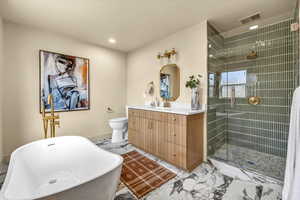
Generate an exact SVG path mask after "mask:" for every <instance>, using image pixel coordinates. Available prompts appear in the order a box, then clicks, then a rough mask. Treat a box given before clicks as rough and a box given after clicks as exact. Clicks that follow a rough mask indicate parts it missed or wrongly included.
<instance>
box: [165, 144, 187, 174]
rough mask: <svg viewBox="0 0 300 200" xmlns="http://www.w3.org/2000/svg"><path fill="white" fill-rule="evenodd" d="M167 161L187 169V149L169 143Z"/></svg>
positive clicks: (167, 145)
mask: <svg viewBox="0 0 300 200" xmlns="http://www.w3.org/2000/svg"><path fill="white" fill-rule="evenodd" d="M165 145H166V147H167V152H168V153H167V155H168V157H167V159H166V160H167V161H168V162H170V163H171V164H174V165H176V166H178V167H181V168H183V169H186V148H185V147H182V146H180V145H176V144H173V143H169V142H167V143H166V144H165Z"/></svg>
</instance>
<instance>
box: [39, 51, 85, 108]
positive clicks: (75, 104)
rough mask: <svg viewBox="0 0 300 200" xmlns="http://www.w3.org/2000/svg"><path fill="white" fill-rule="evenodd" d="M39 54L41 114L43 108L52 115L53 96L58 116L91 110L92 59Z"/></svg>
mask: <svg viewBox="0 0 300 200" xmlns="http://www.w3.org/2000/svg"><path fill="white" fill-rule="evenodd" d="M39 54H40V55H39V57H40V112H42V105H44V107H45V111H46V112H49V111H50V104H48V95H50V94H51V95H52V96H53V103H54V111H55V112H67V111H79V110H89V109H90V91H89V86H90V83H89V68H90V66H89V59H87V58H81V57H76V56H69V55H64V54H60V53H54V52H50V51H44V50H40V52H39Z"/></svg>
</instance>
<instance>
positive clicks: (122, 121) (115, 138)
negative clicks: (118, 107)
mask: <svg viewBox="0 0 300 200" xmlns="http://www.w3.org/2000/svg"><path fill="white" fill-rule="evenodd" d="M109 126H110V127H111V128H112V129H113V133H112V139H111V142H112V143H119V142H123V141H124V140H125V134H126V133H127V130H128V119H127V117H121V118H114V119H111V120H109Z"/></svg>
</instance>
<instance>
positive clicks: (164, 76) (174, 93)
mask: <svg viewBox="0 0 300 200" xmlns="http://www.w3.org/2000/svg"><path fill="white" fill-rule="evenodd" d="M179 95H180V71H179V67H178V66H177V65H176V64H168V65H165V66H163V67H162V68H161V70H160V96H161V98H162V99H164V100H166V101H175V100H176V99H177V98H178V97H179Z"/></svg>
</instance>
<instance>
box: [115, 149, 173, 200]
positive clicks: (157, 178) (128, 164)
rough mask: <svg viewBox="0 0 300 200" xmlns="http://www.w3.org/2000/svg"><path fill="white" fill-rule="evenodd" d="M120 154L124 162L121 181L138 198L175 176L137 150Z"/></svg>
mask: <svg viewBox="0 0 300 200" xmlns="http://www.w3.org/2000/svg"><path fill="white" fill-rule="evenodd" d="M122 156H123V158H124V163H123V168H122V173H121V181H122V182H123V183H124V184H125V185H126V186H127V187H128V188H129V189H130V190H131V191H132V192H133V193H134V194H135V196H136V197H137V198H139V199H140V198H141V197H143V196H145V195H146V194H148V193H149V192H151V191H153V190H155V189H156V188H158V187H160V186H161V185H162V184H164V183H166V182H167V181H169V180H170V179H172V178H174V177H175V176H176V174H175V173H173V172H171V171H170V170H168V169H166V168H164V167H163V166H161V165H160V164H158V163H157V162H155V161H153V160H150V159H149V158H147V157H145V156H143V155H142V154H140V153H138V152H137V151H131V152H129V153H126V154H123V155H122Z"/></svg>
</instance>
